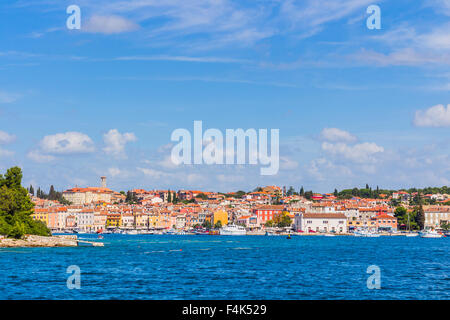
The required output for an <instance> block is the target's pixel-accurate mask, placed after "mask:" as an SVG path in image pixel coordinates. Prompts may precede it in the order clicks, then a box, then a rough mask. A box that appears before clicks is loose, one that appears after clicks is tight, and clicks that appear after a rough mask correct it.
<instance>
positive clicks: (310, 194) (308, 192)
mask: <svg viewBox="0 0 450 320" xmlns="http://www.w3.org/2000/svg"><path fill="white" fill-rule="evenodd" d="M304 195H305V198H306V199H308V200H311V199H312V196H313V192H312V191H306V192H305V194H304Z"/></svg>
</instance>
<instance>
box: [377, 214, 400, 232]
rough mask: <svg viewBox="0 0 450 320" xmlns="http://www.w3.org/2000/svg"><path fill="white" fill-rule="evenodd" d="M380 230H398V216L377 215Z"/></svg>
mask: <svg viewBox="0 0 450 320" xmlns="http://www.w3.org/2000/svg"><path fill="white" fill-rule="evenodd" d="M375 220H376V222H377V229H378V230H381V231H383V230H386V231H387V230H397V218H396V217H392V216H390V215H388V214H380V215H378V216H376V217H375Z"/></svg>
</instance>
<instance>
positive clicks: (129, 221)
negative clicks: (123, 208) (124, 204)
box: [122, 213, 134, 228]
mask: <svg viewBox="0 0 450 320" xmlns="http://www.w3.org/2000/svg"><path fill="white" fill-rule="evenodd" d="M122 227H124V228H133V227H134V216H133V215H132V214H131V213H124V214H123V215H122Z"/></svg>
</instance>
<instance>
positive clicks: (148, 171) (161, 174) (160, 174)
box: [137, 167, 168, 179]
mask: <svg viewBox="0 0 450 320" xmlns="http://www.w3.org/2000/svg"><path fill="white" fill-rule="evenodd" d="M137 169H138V170H139V171H141V172H142V173H143V174H144V175H146V176H148V177H150V178H153V179H160V178H162V177H166V176H168V174H167V173H165V172H163V171H159V170H155V169H150V168H139V167H138V168H137Z"/></svg>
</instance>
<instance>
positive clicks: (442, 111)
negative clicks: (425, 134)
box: [414, 104, 450, 127]
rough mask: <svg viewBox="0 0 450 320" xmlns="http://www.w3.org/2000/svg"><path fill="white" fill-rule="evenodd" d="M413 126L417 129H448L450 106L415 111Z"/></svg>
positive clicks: (449, 125) (449, 124)
mask: <svg viewBox="0 0 450 320" xmlns="http://www.w3.org/2000/svg"><path fill="white" fill-rule="evenodd" d="M414 125H416V126H418V127H450V104H448V105H447V108H445V107H444V105H442V104H438V105H436V106H433V107H430V108H428V109H426V110H418V111H416V115H415V118H414Z"/></svg>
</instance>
